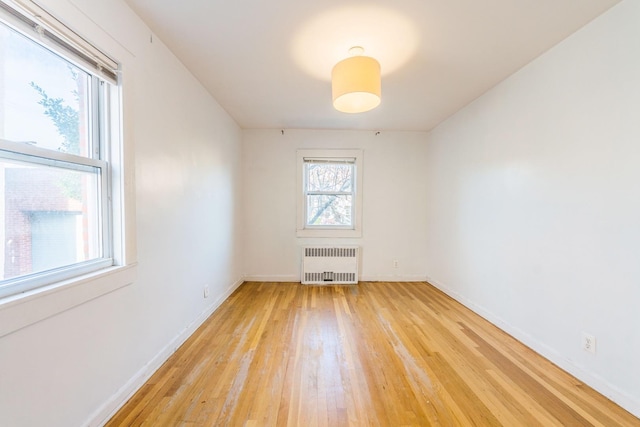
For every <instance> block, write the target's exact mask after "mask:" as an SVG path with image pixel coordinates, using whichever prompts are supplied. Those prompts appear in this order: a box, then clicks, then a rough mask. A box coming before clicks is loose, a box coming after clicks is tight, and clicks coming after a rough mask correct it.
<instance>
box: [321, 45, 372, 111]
mask: <svg viewBox="0 0 640 427" xmlns="http://www.w3.org/2000/svg"><path fill="white" fill-rule="evenodd" d="M349 53H350V54H351V55H352V56H351V57H350V58H347V59H343V60H342V61H340V62H338V63H337V64H336V65H335V67H333V70H332V71H331V92H332V95H333V107H334V108H335V109H336V110H338V111H342V112H343V113H363V112H365V111H369V110H372V109H374V108H376V107H377V106H378V105H380V94H381V83H380V63H379V62H378V61H376V60H375V59H373V58H371V57H368V56H363V53H364V49H363V48H362V47H360V46H355V47H352V48H351V49H349Z"/></svg>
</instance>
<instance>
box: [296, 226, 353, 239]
mask: <svg viewBox="0 0 640 427" xmlns="http://www.w3.org/2000/svg"><path fill="white" fill-rule="evenodd" d="M296 236H297V237H352V238H353V237H362V230H361V229H359V228H356V229H355V230H345V229H339V228H334V229H328V228H303V229H301V230H300V229H299V230H296Z"/></svg>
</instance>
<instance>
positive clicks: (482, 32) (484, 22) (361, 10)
mask: <svg viewBox="0 0 640 427" xmlns="http://www.w3.org/2000/svg"><path fill="white" fill-rule="evenodd" d="M126 1H127V2H128V3H129V4H130V5H131V7H133V9H134V10H135V11H136V12H137V13H138V14H139V15H140V16H141V17H142V18H143V19H144V20H145V21H146V22H147V24H148V25H149V26H150V27H151V29H152V30H153V31H154V33H155V34H157V35H158V36H159V37H160V38H161V39H162V40H163V41H164V42H165V43H166V44H167V45H168V46H169V48H170V49H171V50H172V51H173V52H174V53H175V55H176V56H177V57H178V58H180V60H181V61H182V62H183V63H184V64H185V65H186V66H187V68H189V69H190V70H191V72H192V73H193V74H194V75H195V76H196V77H197V78H198V79H199V80H200V82H202V84H203V85H204V86H205V87H206V88H207V89H208V90H209V92H210V93H211V94H212V95H213V96H214V97H215V98H216V100H217V101H218V102H219V103H220V104H221V105H222V107H223V108H225V109H226V111H227V112H228V113H229V114H230V115H231V116H232V117H233V118H234V119H235V120H236V121H237V122H238V124H239V125H240V126H241V127H243V128H278V129H280V128H306V129H372V130H429V129H431V128H433V127H434V126H436V125H437V124H438V123H439V122H441V121H442V120H444V119H446V118H447V117H448V116H450V115H451V114H453V113H455V112H456V111H458V110H459V109H460V108H462V107H464V106H465V105H467V104H468V103H469V102H471V101H473V100H474V99H475V98H477V97H478V96H480V95H481V94H482V93H484V92H486V91H487V90H488V89H490V88H491V87H493V86H494V85H495V84H497V83H498V82H500V81H501V80H503V79H505V78H506V77H507V76H509V75H510V74H512V73H513V72H515V71H517V70H518V69H519V68H521V67H522V66H524V65H525V64H527V63H528V62H530V61H531V60H532V59H534V58H535V57H537V56H538V55H540V54H541V53H542V52H544V51H546V50H547V49H549V48H550V47H552V46H553V45H555V44H557V43H558V42H560V41H561V40H563V39H564V38H566V37H567V36H569V35H570V34H571V33H573V32H574V31H576V30H577V29H578V28H580V27H582V26H583V25H585V24H586V23H587V22H589V21H590V20H592V19H593V18H595V17H596V16H598V15H599V14H601V13H602V12H604V11H605V10H607V9H608V8H610V7H611V6H613V5H614V4H616V3H618V1H619V0H482V1H479V0H393V1H391V0H379V1H348V0H347V1H345V0H323V1H311V0H272V1H266V0H262V1H260V0H235V1H234V0H231V1H230V0H186V1H175V0H126ZM356 45H360V46H363V47H364V48H365V54H368V55H370V56H373V57H375V58H377V59H378V60H379V62H380V64H381V67H382V73H383V77H382V104H381V105H380V106H379V107H378V108H377V109H375V110H372V111H370V112H366V113H361V114H355V115H354V114H346V113H340V112H338V111H335V110H334V109H333V107H332V106H331V82H330V74H331V68H332V67H333V65H334V64H335V63H336V62H338V61H339V60H341V59H343V58H345V57H347V56H348V52H347V51H348V49H349V47H351V46H356ZM579 71H580V70H576V72H579Z"/></svg>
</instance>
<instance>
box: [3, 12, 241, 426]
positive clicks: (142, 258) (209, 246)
mask: <svg viewBox="0 0 640 427" xmlns="http://www.w3.org/2000/svg"><path fill="white" fill-rule="evenodd" d="M39 3H42V4H43V5H44V6H45V7H46V8H47V9H49V10H51V11H52V12H54V13H55V14H56V15H58V17H59V18H60V19H61V20H63V21H64V22H66V23H67V24H68V25H69V26H71V27H72V28H74V29H75V30H76V31H78V32H79V33H80V34H82V35H84V36H85V37H86V38H88V39H89V40H92V41H93V42H94V43H96V44H97V45H98V46H100V47H101V48H103V49H104V50H106V51H107V52H108V53H110V54H111V55H113V56H115V57H116V58H117V59H118V60H120V61H122V63H123V67H124V75H123V81H124V123H125V144H126V147H127V149H128V150H129V152H131V151H132V150H135V159H136V160H135V174H136V182H135V187H134V183H133V182H128V183H127V184H128V187H129V190H128V191H129V192H130V193H133V191H134V189H135V193H136V195H135V199H134V202H135V208H137V220H136V217H135V216H134V217H133V220H132V221H131V222H132V224H131V226H132V227H133V226H137V247H138V254H139V256H138V262H139V264H138V267H137V277H138V279H137V280H136V281H135V282H134V283H133V284H131V285H129V286H127V287H124V288H121V289H119V290H117V291H115V292H112V293H109V294H107V295H104V296H102V297H99V298H97V299H94V300H92V301H89V302H87V303H84V304H81V305H79V306H77V307H75V308H72V309H70V310H67V311H65V312H62V313H60V314H58V315H55V316H53V317H50V318H48V319H46V320H43V321H40V322H38V323H35V324H33V325H31V326H27V327H25V328H22V329H20V330H18V331H16V332H13V333H11V334H9V335H6V336H4V337H2V338H0V425H3V426H13V427H15V426H44V425H46V426H65V427H66V426H78V425H83V424H85V423H89V422H91V423H97V422H100V421H101V420H104V418H105V417H108V416H109V414H110V413H111V411H113V410H114V409H115V407H116V406H117V405H119V404H121V403H122V402H123V400H124V399H126V398H127V394H128V393H130V392H132V391H133V390H134V389H135V387H137V386H138V385H140V383H141V381H142V380H143V379H144V377H145V376H146V375H148V374H149V373H151V372H152V371H153V370H154V369H155V368H157V367H158V365H159V363H161V362H162V361H163V360H164V358H165V357H167V356H168V355H169V354H170V353H171V352H172V351H173V350H174V348H175V347H176V346H177V345H178V344H179V343H180V342H181V340H183V339H184V338H186V336H187V335H188V334H189V333H190V332H191V331H192V330H193V328H194V327H195V326H196V325H197V324H198V322H200V321H202V320H203V319H204V318H205V317H206V316H207V315H208V314H209V313H210V312H211V311H212V310H213V309H214V308H215V307H216V306H217V304H219V303H220V302H221V301H222V300H223V299H224V298H225V297H226V296H227V295H228V294H229V292H230V291H231V290H232V289H233V288H234V287H235V286H237V285H238V284H239V280H240V279H241V276H242V274H241V273H242V272H241V266H240V263H239V260H240V257H239V254H240V250H241V247H240V244H241V242H242V235H241V228H240V224H239V221H238V218H239V217H240V216H241V214H240V206H241V205H240V204H241V197H240V191H241V169H240V160H241V133H240V129H239V128H238V126H237V125H236V124H235V123H234V122H233V121H232V120H231V119H230V118H229V116H228V115H227V114H226V113H225V112H224V111H223V110H222V109H221V108H220V106H219V105H218V104H217V103H216V101H215V100H213V99H212V98H211V96H210V95H209V94H208V93H207V92H206V91H205V90H204V89H203V87H202V86H201V85H200V84H199V83H198V82H197V81H196V80H195V79H194V78H193V77H192V76H191V74H190V73H189V72H187V70H186V69H185V68H184V67H183V66H182V65H181V64H180V63H179V62H178V61H177V59H176V58H175V57H174V56H173V55H172V54H171V53H170V52H169V51H168V49H167V48H166V47H165V46H164V45H163V44H162V43H161V42H160V41H159V40H158V39H157V38H155V37H154V38H153V42H151V39H150V35H151V33H150V31H149V30H148V29H147V28H146V27H145V26H144V25H143V24H142V22H141V21H140V20H139V19H138V18H137V17H136V16H135V15H134V14H133V12H132V11H131V10H130V9H129V8H128V7H127V6H126V5H125V4H124V2H122V1H120V0H101V1H96V0H46V1H43V2H39ZM129 158H130V159H133V157H132V156H129ZM129 208H131V209H133V208H134V206H129ZM133 231H134V232H135V229H134V230H133ZM130 237H131V236H130ZM133 237H135V235H134V236H133ZM135 242H136V240H135V239H129V244H128V247H129V248H135ZM205 284H207V285H209V286H210V291H211V295H210V297H209V298H208V299H204V298H203V286H204V285H205ZM23 308H24V310H25V311H29V310H31V309H32V307H31V305H30V304H29V303H25V304H23Z"/></svg>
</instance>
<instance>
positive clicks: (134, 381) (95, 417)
mask: <svg viewBox="0 0 640 427" xmlns="http://www.w3.org/2000/svg"><path fill="white" fill-rule="evenodd" d="M243 282H244V280H238V281H236V282H235V283H233V284H232V285H231V286H229V288H228V289H227V291H226V292H225V293H224V294H222V295H220V296H219V297H218V298H217V299H216V300H215V301H214V302H213V303H212V304H211V305H210V306H209V307H207V308H206V309H205V310H204V311H203V312H202V313H200V315H199V316H198V317H197V318H196V319H195V320H194V321H193V322H191V324H190V325H189V326H187V327H186V328H185V329H184V330H183V331H182V332H180V333H179V334H178V335H177V336H176V337H175V338H174V339H173V340H171V341H170V342H169V343H168V344H167V345H166V346H165V347H164V348H163V349H162V350H160V352H159V353H158V354H156V356H155V357H154V358H153V359H151V360H150V361H149V362H148V363H147V364H146V365H144V366H143V367H142V368H141V369H140V370H139V371H138V372H136V374H135V375H134V376H133V377H132V378H131V379H130V380H129V381H127V383H126V384H125V385H124V386H122V387H121V388H120V390H118V391H117V392H116V393H115V394H114V395H113V396H111V398H110V399H109V400H108V401H107V402H105V403H104V404H103V405H102V406H101V407H99V408H98V409H97V410H96V411H95V412H94V413H93V414H91V416H90V417H89V418H88V420H87V422H86V423H84V425H85V426H87V427H94V426H95V427H98V426H103V425H105V424H106V423H107V421H109V420H110V419H111V417H113V416H114V415H115V414H116V412H118V410H120V408H121V407H122V406H124V404H125V403H127V401H128V400H129V399H130V398H131V397H132V396H133V395H134V394H135V393H136V392H137V391H138V390H139V389H140V387H142V386H143V385H144V384H145V383H146V382H147V381H148V380H149V378H151V376H152V375H153V374H154V373H155V372H156V371H157V370H158V369H159V368H160V367H161V366H162V364H163V363H164V362H166V361H167V359H169V357H171V355H172V354H173V353H175V352H176V350H177V349H178V348H179V347H180V346H181V345H182V344H184V342H185V341H186V340H187V339H188V338H189V337H190V336H191V335H192V334H193V333H194V332H195V331H196V329H198V328H199V327H200V326H201V325H202V324H203V323H204V321H205V320H207V319H208V318H209V316H211V315H212V314H213V312H215V311H216V310H217V309H218V307H220V305H221V304H222V303H223V302H224V301H225V300H226V299H227V298H229V296H231V294H232V293H233V292H234V291H235V290H236V289H238V287H239V286H240V285H241V284H242V283H243Z"/></svg>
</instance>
